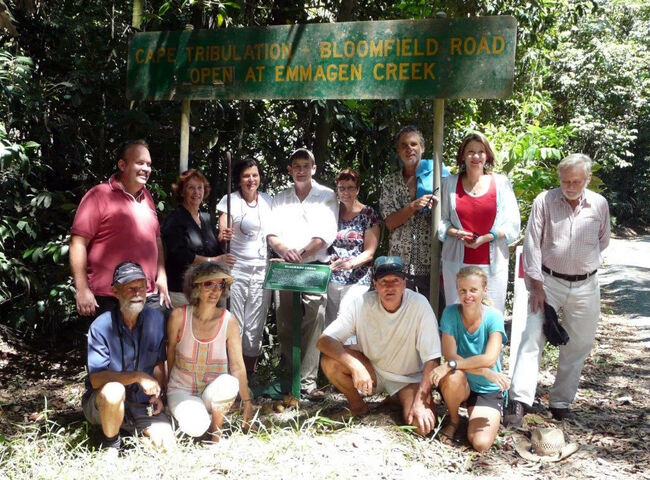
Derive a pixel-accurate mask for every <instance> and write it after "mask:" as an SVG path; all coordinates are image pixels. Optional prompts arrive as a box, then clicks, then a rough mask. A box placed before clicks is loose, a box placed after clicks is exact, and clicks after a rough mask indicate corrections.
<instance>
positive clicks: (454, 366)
mask: <svg viewBox="0 0 650 480" xmlns="http://www.w3.org/2000/svg"><path fill="white" fill-rule="evenodd" d="M447 365H449V368H451V373H454V372H455V371H456V367H458V364H457V363H456V360H449V361H448V362H447Z"/></svg>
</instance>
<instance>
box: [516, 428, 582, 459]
mask: <svg viewBox="0 0 650 480" xmlns="http://www.w3.org/2000/svg"><path fill="white" fill-rule="evenodd" d="M515 448H516V450H517V453H518V454H519V455H521V456H522V457H523V458H525V459H526V460H531V461H533V462H559V461H560V460H563V459H565V458H566V457H568V456H569V455H571V454H573V453H575V452H577V451H578V449H579V448H580V446H579V445H578V444H577V443H569V444H567V443H566V441H565V440H564V432H562V430H560V429H558V428H536V429H535V430H533V431H532V433H531V435H530V440H529V439H528V438H526V437H524V436H521V437H520V438H519V439H518V440H515Z"/></svg>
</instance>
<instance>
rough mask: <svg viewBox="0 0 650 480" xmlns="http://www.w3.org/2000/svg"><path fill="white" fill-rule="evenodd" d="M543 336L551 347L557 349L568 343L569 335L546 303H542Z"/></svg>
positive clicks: (555, 313) (553, 310)
mask: <svg viewBox="0 0 650 480" xmlns="http://www.w3.org/2000/svg"><path fill="white" fill-rule="evenodd" d="M543 331H544V335H545V336H546V340H547V341H548V343H550V344H551V345H554V346H556V347H559V346H560V345H566V344H567V343H569V334H568V333H566V330H565V329H564V327H562V325H560V321H559V320H558V318H557V312H556V311H555V309H554V308H553V307H551V306H550V305H549V304H548V303H546V302H544V326H543Z"/></svg>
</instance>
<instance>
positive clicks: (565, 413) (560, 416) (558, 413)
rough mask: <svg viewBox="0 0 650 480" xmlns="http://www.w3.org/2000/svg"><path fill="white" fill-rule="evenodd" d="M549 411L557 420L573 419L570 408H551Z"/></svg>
mask: <svg viewBox="0 0 650 480" xmlns="http://www.w3.org/2000/svg"><path fill="white" fill-rule="evenodd" d="M549 410H550V411H551V415H553V418H554V419H555V420H571V418H573V413H571V410H569V408H555V407H551V408H549Z"/></svg>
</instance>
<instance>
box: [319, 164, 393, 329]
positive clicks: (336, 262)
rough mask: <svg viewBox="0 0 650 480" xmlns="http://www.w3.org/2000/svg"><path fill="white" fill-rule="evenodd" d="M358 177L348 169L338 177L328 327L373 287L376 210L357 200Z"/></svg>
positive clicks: (376, 231)
mask: <svg viewBox="0 0 650 480" xmlns="http://www.w3.org/2000/svg"><path fill="white" fill-rule="evenodd" d="M360 183H361V181H360V178H359V174H358V173H357V172H356V171H355V170H352V169H350V168H346V169H345V170H343V171H342V172H341V173H339V174H338V176H337V177H336V190H337V192H338V196H339V200H340V201H341V204H340V206H339V229H338V232H337V234H336V239H335V240H334V243H333V244H332V249H333V251H334V254H333V255H332V256H331V260H332V263H331V264H330V268H331V269H332V276H331V278H330V284H329V287H328V288H327V309H326V312H325V327H327V325H329V324H330V323H332V321H334V319H336V316H337V315H338V311H339V308H342V307H344V306H345V304H346V303H347V302H350V301H351V300H353V299H355V298H357V297H358V296H359V295H362V294H364V293H365V292H367V291H368V289H369V288H370V281H371V279H372V274H371V271H370V267H371V265H372V259H373V257H374V255H375V250H376V249H377V244H378V243H379V234H380V231H379V223H380V221H381V219H380V218H379V214H378V213H377V211H376V210H375V209H374V208H372V207H370V206H367V205H364V204H363V203H361V202H360V201H359V199H358V198H357V197H358V195H359V187H360Z"/></svg>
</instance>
